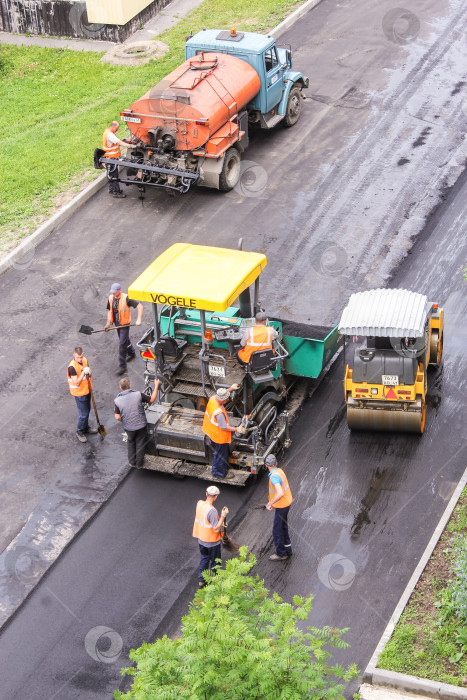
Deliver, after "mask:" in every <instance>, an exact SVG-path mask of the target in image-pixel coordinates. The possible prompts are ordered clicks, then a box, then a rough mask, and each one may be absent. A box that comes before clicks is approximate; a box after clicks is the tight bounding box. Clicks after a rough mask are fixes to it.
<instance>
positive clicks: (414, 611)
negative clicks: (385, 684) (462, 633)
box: [378, 488, 467, 687]
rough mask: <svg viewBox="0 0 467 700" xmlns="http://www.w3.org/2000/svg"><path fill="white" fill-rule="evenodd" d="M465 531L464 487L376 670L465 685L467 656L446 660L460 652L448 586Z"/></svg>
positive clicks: (457, 624)
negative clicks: (457, 546) (455, 660)
mask: <svg viewBox="0 0 467 700" xmlns="http://www.w3.org/2000/svg"><path fill="white" fill-rule="evenodd" d="M466 527H467V488H466V489H464V491H463V492H462V495H461V497H460V499H459V502H458V504H457V506H456V508H455V509H454V512H453V515H452V516H451V519H450V521H449V523H448V525H447V527H446V529H445V531H444V533H443V535H442V536H441V538H440V541H439V542H438V544H437V546H436V548H435V550H434V552H433V555H432V557H431V559H430V561H429V563H428V565H427V567H426V569H425V571H424V572H423V574H422V576H421V578H420V580H419V582H418V583H417V586H416V588H415V590H414V592H413V593H412V596H411V598H410V600H409V602H408V604H407V606H406V609H405V611H404V613H403V614H402V616H401V618H400V620H399V622H398V623H397V625H396V628H395V630H394V633H393V635H392V637H391V639H390V640H389V642H388V644H387V645H386V647H385V649H384V651H383V653H382V654H381V657H380V659H379V662H378V667H379V668H384V669H386V670H388V671H397V672H398V673H407V674H409V675H412V676H418V677H420V678H428V679H429V680H433V681H440V682H442V683H450V684H452V685H457V686H462V687H464V686H466V685H467V653H464V655H463V656H462V657H461V658H460V659H459V660H458V661H457V662H453V661H450V659H453V657H455V656H456V654H459V652H460V651H461V650H462V649H461V645H460V644H459V643H458V641H456V637H457V635H458V630H459V628H461V627H463V626H464V625H465V622H463V621H462V620H460V619H459V618H458V617H456V615H455V614H454V610H453V608H452V603H451V601H452V597H451V590H450V587H449V583H450V579H451V578H452V576H451V574H450V571H452V567H453V564H454V560H455V556H456V555H455V551H456V544H458V543H459V541H460V540H461V538H464V537H465V536H466Z"/></svg>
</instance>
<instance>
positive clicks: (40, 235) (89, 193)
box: [0, 173, 107, 275]
mask: <svg viewBox="0 0 467 700" xmlns="http://www.w3.org/2000/svg"><path fill="white" fill-rule="evenodd" d="M106 182H107V174H106V173H102V175H100V176H99V177H98V178H97V179H96V180H94V181H93V182H91V184H90V185H88V187H86V189H84V190H83V191H82V192H80V193H79V194H78V195H77V196H76V197H74V198H73V199H72V200H71V202H68V204H65V206H64V207H62V208H61V209H60V210H59V211H58V212H57V213H56V214H54V215H53V216H52V217H51V218H50V219H48V220H47V221H45V222H44V223H43V224H41V226H39V228H37V229H36V230H35V231H34V233H32V234H31V235H30V236H28V237H27V238H26V239H25V240H24V241H23V242H22V243H20V244H19V245H18V246H16V248H15V249H14V250H12V251H11V253H8V255H6V256H5V257H4V258H3V259H2V260H0V275H1V274H3V273H4V272H6V270H9V269H10V267H14V266H15V263H17V262H18V261H19V260H20V259H21V258H23V257H24V256H25V255H27V254H28V253H30V252H31V251H34V250H35V249H36V246H37V245H38V244H39V243H40V242H41V241H43V240H44V239H45V238H47V236H48V235H49V234H51V233H52V231H55V229H56V228H57V227H58V226H61V225H62V224H64V223H65V221H66V220H67V219H69V218H70V216H71V215H72V214H74V213H75V212H76V211H77V210H78V209H79V208H80V207H81V205H82V204H84V203H85V202H87V201H88V199H91V197H93V196H94V195H95V194H96V192H99V190H100V189H102V187H104V185H105V183H106Z"/></svg>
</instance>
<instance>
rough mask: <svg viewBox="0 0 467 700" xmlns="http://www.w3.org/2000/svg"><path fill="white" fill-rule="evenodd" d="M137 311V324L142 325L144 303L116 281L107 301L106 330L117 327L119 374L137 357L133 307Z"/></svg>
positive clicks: (123, 372)
mask: <svg viewBox="0 0 467 700" xmlns="http://www.w3.org/2000/svg"><path fill="white" fill-rule="evenodd" d="M132 308H135V309H136V311H137V316H136V323H135V325H136V326H140V325H141V319H142V317H143V305H142V303H141V302H140V301H134V300H133V299H129V298H128V295H127V294H124V293H123V292H122V287H121V285H120V284H119V283H118V282H115V283H114V284H113V285H112V287H111V288H110V295H109V299H108V301H107V323H106V326H105V329H104V330H106V331H109V330H110V329H111V327H112V324H114V326H115V327H116V328H117V333H118V370H117V374H120V375H121V374H125V372H126V363H127V362H129V361H130V360H132V359H133V358H134V357H135V354H136V353H135V349H134V347H133V345H132V344H131V341H130V325H131V309H132Z"/></svg>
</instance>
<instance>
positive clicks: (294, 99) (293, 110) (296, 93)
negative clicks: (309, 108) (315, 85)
mask: <svg viewBox="0 0 467 700" xmlns="http://www.w3.org/2000/svg"><path fill="white" fill-rule="evenodd" d="M301 113H302V100H301V97H300V88H298V87H293V88H292V89H291V91H290V95H289V99H288V100H287V109H286V112H285V117H284V125H285V126H289V127H290V126H294V124H296V123H297V122H298V120H299V119H300V114H301Z"/></svg>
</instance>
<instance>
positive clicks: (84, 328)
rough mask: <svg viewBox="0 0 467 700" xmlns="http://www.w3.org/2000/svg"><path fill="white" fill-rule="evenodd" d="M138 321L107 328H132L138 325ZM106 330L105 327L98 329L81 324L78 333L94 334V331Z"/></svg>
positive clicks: (110, 329) (101, 331)
mask: <svg viewBox="0 0 467 700" xmlns="http://www.w3.org/2000/svg"><path fill="white" fill-rule="evenodd" d="M137 325H138V324H137V323H129V324H128V325H126V326H110V328H107V330H108V331H118V329H119V328H131V327H132V326H137ZM104 331H105V328H98V330H97V331H95V330H94V328H91V326H81V328H80V329H79V331H78V333H84V335H92V334H93V333H103V332H104Z"/></svg>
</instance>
